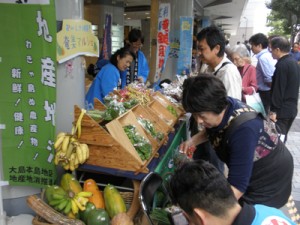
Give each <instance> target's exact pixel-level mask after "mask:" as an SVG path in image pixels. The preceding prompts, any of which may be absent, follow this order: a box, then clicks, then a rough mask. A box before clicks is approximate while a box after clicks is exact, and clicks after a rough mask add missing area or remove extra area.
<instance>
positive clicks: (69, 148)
mask: <svg viewBox="0 0 300 225" xmlns="http://www.w3.org/2000/svg"><path fill="white" fill-rule="evenodd" d="M73 149H74V145H73V142H71V141H70V142H69V145H68V149H67V151H66V158H67V159H70V157H71V154H72V153H73Z"/></svg>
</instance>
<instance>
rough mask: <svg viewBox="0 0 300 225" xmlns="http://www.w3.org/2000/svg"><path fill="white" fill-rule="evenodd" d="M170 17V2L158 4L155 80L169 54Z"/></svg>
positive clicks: (158, 77)
mask: <svg viewBox="0 0 300 225" xmlns="http://www.w3.org/2000/svg"><path fill="white" fill-rule="evenodd" d="M170 18H171V7H170V3H161V4H159V13H158V31H157V51H156V52H157V53H156V70H155V78H154V81H155V82H157V81H158V80H159V79H160V75H161V73H162V72H163V70H164V67H165V65H166V62H167V58H168V54H169V31H170Z"/></svg>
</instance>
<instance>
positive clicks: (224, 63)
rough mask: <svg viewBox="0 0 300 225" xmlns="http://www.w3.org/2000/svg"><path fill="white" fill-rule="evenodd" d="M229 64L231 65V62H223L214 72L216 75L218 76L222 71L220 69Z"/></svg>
mask: <svg viewBox="0 0 300 225" xmlns="http://www.w3.org/2000/svg"><path fill="white" fill-rule="evenodd" d="M227 64H231V62H223V63H222V65H221V66H220V68H219V69H217V71H216V72H214V75H215V76H216V75H217V74H218V72H219V71H220V69H222V68H223V67H224V66H226V65H227Z"/></svg>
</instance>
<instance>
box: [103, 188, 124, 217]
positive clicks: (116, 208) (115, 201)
mask: <svg viewBox="0 0 300 225" xmlns="http://www.w3.org/2000/svg"><path fill="white" fill-rule="evenodd" d="M104 200H105V209H106V211H107V213H108V215H109V217H110V218H111V219H112V218H113V217H114V216H115V215H117V214H119V213H122V212H126V205H125V202H124V199H123V198H122V196H121V195H120V192H119V191H118V189H117V188H115V187H114V186H113V185H110V184H108V185H106V187H105V188H104Z"/></svg>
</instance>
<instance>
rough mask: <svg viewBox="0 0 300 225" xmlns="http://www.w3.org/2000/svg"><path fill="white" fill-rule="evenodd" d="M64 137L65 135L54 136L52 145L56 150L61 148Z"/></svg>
mask: <svg viewBox="0 0 300 225" xmlns="http://www.w3.org/2000/svg"><path fill="white" fill-rule="evenodd" d="M64 138H65V136H61V137H59V138H56V141H55V142H54V146H53V147H54V149H55V150H56V151H58V150H59V149H60V148H61V146H62V143H63V140H64Z"/></svg>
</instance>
